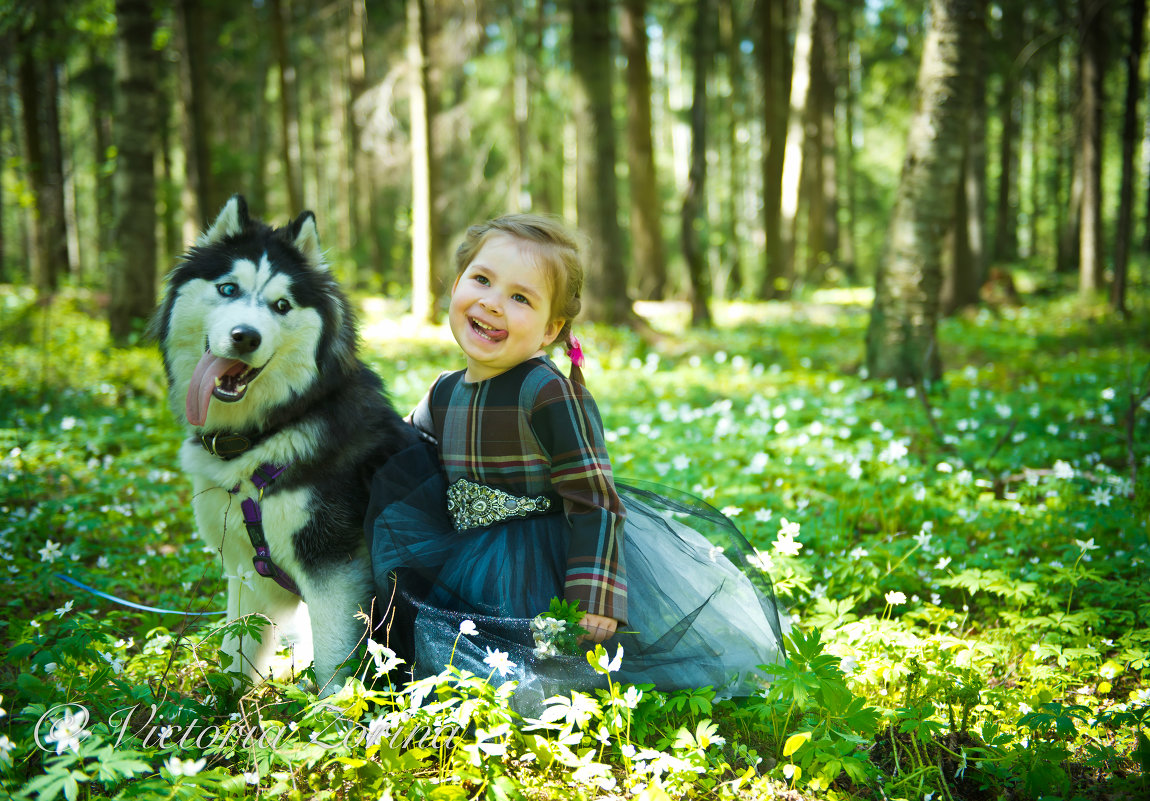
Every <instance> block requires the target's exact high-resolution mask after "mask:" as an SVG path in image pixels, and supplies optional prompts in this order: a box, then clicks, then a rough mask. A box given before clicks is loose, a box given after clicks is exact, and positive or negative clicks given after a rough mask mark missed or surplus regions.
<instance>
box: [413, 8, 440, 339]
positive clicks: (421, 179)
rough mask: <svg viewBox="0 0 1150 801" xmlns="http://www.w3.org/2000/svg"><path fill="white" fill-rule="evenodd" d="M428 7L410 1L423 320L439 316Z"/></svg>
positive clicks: (417, 270)
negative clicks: (434, 292) (433, 286)
mask: <svg viewBox="0 0 1150 801" xmlns="http://www.w3.org/2000/svg"><path fill="white" fill-rule="evenodd" d="M427 45H428V43H427V6H426V5H425V1H424V0H407V58H408V62H409V69H410V70H411V313H412V315H413V316H414V317H415V318H416V319H417V320H420V321H431V320H432V319H434V317H435V302H434V298H433V297H432V292H431V278H432V275H434V270H435V261H434V260H433V258H432V241H433V240H434V236H433V234H432V230H431V229H432V187H431V164H432V160H433V156H432V141H431V109H430V94H431V92H430V87H429V75H428V46H427Z"/></svg>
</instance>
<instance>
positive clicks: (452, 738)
mask: <svg viewBox="0 0 1150 801" xmlns="http://www.w3.org/2000/svg"><path fill="white" fill-rule="evenodd" d="M717 310H718V311H719V312H720V315H724V314H725V315H727V316H728V319H726V320H723V318H722V316H720V325H719V328H717V329H716V330H715V331H712V332H703V333H691V334H689V335H686V334H684V335H679V336H677V337H674V338H669V339H668V340H667V341H664V342H662V343H660V344H659V345H658V346H652V345H650V344H648V343H645V342H643V341H642V340H640V339H639V338H638V337H636V336H634V335H633V334H630V333H627V332H620V331H611V330H606V329H598V328H591V327H588V330H587V331H586V332H581V334H580V335H581V337H582V338H583V340H584V344H585V349H586V351H587V353H588V356H589V359H590V364H589V365H588V367H587V371H586V372H587V378H588V382H589V384H590V386H591V389H592V390H593V392H594V393H595V395H596V397H597V399H598V400H599V403H600V407H601V409H602V412H603V417H604V420H605V424H606V427H607V429H608V437H609V440H610V443H609V444H610V448H611V454H612V459H613V463H614V466H615V469H616V472H617V473H618V474H619V475H621V476H624V477H626V476H635V477H637V478H641V479H653V480H658V481H661V482H664V483H666V484H668V485H671V486H675V487H681V488H683V489H687V490H691V491H694V492H695V493H697V494H700V495H703V496H705V497H707V498H708V499H709V500H710V502H711V503H713V504H714V505H715V506H716V507H717V508H721V509H723V510H724V511H725V512H726V513H727V514H728V515H731V516H732V517H733V518H734V519H735V520H736V521H737V522H738V523H739V525H740V526H741V527H742V528H743V530H744V531H745V532H746V534H747V536H748V538H749V539H751V541H752V542H753V544H754V545H756V547H757V548H759V550H760V555H759V562H760V564H761V565H762V566H763V567H764V568H766V569H767V570H768V571H769V572H770V573H771V577H772V579H773V581H774V585H775V587H776V589H777V591H778V593H779V596H780V598H781V599H782V601H783V602H784V604H785V605H786V606H787V607H788V609H789V610H790V611H791V613H792V614H793V615H795V617H796V618H797V622H796V623H795V624H794V625H793V626H792V628H791V631H790V642H791V651H790V652H789V653H788V659H787V660H786V662H785V663H784V664H781V665H774V666H767V668H766V671H767V672H768V673H769V674H770V675H772V676H773V677H774V680H773V681H772V682H771V683H770V684H769V685H768V686H767V687H765V688H764V691H763V692H762V693H761V694H759V695H756V696H755V697H752V698H740V699H720V698H716V697H715V694H714V691H713V690H712V689H711V688H698V689H695V690H691V691H684V692H677V693H662V692H659V691H657V690H655V689H654V688H653V687H650V686H646V687H630V686H625V685H620V684H618V683H617V682H614V681H612V682H611V683H610V686H609V689H608V690H604V691H602V692H600V693H598V694H595V695H586V694H572V695H571V696H568V697H562V698H554V699H550V700H549V701H548V703H547V704H546V706H545V709H544V710H543V712H542V713H541V714H540V717H539V718H538V719H537V720H522V719H520V718H518V717H517V716H516V715H514V714H513V713H511V712H510V711H509V710H508V703H507V697H508V695H507V694H508V693H509V692H510V687H506V686H500V684H499V679H498V676H497V672H493V675H492V676H490V677H488V676H471V675H468V674H464V673H462V672H460V671H459V670H457V669H455V668H450V667H449V668H447V669H446V670H445V671H444V672H443V673H442V674H440V675H439V676H436V677H432V678H431V679H428V680H425V681H421V682H417V683H415V684H412V685H408V686H392V685H387V686H382V685H378V684H377V685H376V686H372V685H369V684H366V683H360V682H358V681H353V682H350V683H349V685H348V686H347V687H345V688H344V690H343V691H342V692H341V693H339V694H337V695H336V696H334V697H332V698H329V699H325V701H323V702H320V701H318V700H317V699H316V697H315V696H314V695H312V694H311V693H309V692H308V691H306V690H304V689H301V688H300V687H297V686H295V685H294V684H285V683H276V682H271V683H267V684H263V685H260V686H259V687H255V688H252V687H245V686H240V687H233V684H232V678H231V676H230V675H229V674H227V673H225V672H223V669H224V668H226V667H227V666H226V665H222V664H221V663H220V654H219V650H218V648H219V643H220V641H221V637H222V634H223V632H224V630H225V629H227V630H232V631H234V632H236V633H240V632H241V631H242V632H243V634H244V636H257V637H258V636H261V626H262V624H263V621H262V620H260V619H252V620H246V621H237V622H233V623H229V624H227V625H226V626H224V625H221V624H220V621H219V620H218V619H215V618H206V619H192V618H187V619H185V618H183V617H181V616H178V615H156V614H151V613H142V612H138V611H134V610H131V609H127V608H124V607H119V606H115V605H112V604H109V603H107V602H105V601H103V600H101V599H99V598H96V597H94V596H91V595H88V594H85V593H82V592H80V591H78V590H76V589H75V588H73V587H71V586H70V585H68V584H65V583H64V582H62V581H60V580H59V579H57V578H55V575H56V574H57V573H68V574H71V575H73V576H74V577H76V578H78V579H80V580H83V581H86V582H87V583H89V584H92V585H94V586H96V587H97V588H99V589H101V590H103V591H106V592H109V593H112V594H114V595H117V596H121V597H126V598H129V599H132V600H135V601H139V602H142V603H146V604H149V605H154V606H159V607H163V608H169V609H185V608H187V609H190V610H192V611H208V612H210V611H214V610H216V609H219V608H221V607H222V605H223V598H224V595H223V582H222V581H221V579H220V570H219V566H218V564H217V563H216V561H215V555H214V554H211V553H205V552H204V551H203V550H202V548H201V546H200V544H199V542H198V541H197V540H196V539H195V536H194V532H193V521H192V518H191V513H190V509H189V496H190V490H189V487H188V485H187V482H186V481H185V479H184V478H183V477H182V476H181V475H180V473H179V470H178V467H177V458H176V451H177V446H178V443H179V440H180V437H181V434H180V431H179V429H178V427H177V426H176V425H175V423H174V421H173V419H172V415H171V413H170V412H169V411H168V410H167V409H166V408H165V402H166V398H165V388H164V378H163V369H162V366H161V364H160V360H159V356H158V354H157V353H156V352H155V350H154V349H148V348H137V349H128V350H113V349H111V348H110V347H109V346H108V343H107V338H106V333H105V330H104V326H103V323H102V322H101V321H100V320H99V319H98V315H99V311H98V308H97V307H96V304H95V303H94V302H93V300H92V299H91V298H90V297H88V296H85V295H82V294H75V295H71V296H68V295H62V296H59V297H58V298H57V299H56V300H55V301H54V302H53V303H52V304H50V305H47V306H37V305H36V304H35V303H34V302H33V299H32V298H31V296H30V295H28V294H26V293H22V292H17V291H12V290H7V289H6V290H3V292H0V334H2V335H3V337H4V341H5V343H6V346H7V347H6V352H5V355H6V359H5V361H4V363H2V364H0V521H2V522H0V554H2V555H3V556H4V561H5V565H6V573H5V577H4V583H5V592H4V594H3V600H0V604H2V605H3V608H4V614H3V615H0V638H2V644H3V649H2V651H0V696H2V699H0V708H2V709H3V710H4V711H5V713H6V714H4V715H3V716H0V787H2V788H3V790H4V792H5V793H7V794H9V795H11V796H12V797H14V798H16V799H28V800H29V801H31V800H32V799H37V801H39V799H56V798H65V799H71V798H80V797H124V798H128V797H130V798H133V799H136V798H139V799H160V798H165V799H166V798H177V797H178V798H189V799H194V798H215V797H220V796H226V797H232V796H235V797H240V796H253V797H254V796H255V795H257V794H258V795H259V796H261V797H265V796H266V797H274V798H280V797H283V798H314V799H321V798H329V797H331V798H336V797H343V798H348V797H364V798H378V797H381V796H382V797H387V795H388V794H390V796H391V797H394V798H400V797H407V798H477V797H492V798H515V797H534V798H540V797H547V798H585V797H595V796H597V795H628V794H629V795H632V796H635V797H645V798H662V797H664V796H683V797H743V798H750V797H763V796H770V795H771V794H776V795H777V794H778V792H779V791H780V788H781V787H782V786H783V785H786V786H788V787H790V788H792V790H793V791H794V792H795V793H796V794H798V795H799V796H800V797H803V798H807V797H815V796H817V797H828V798H839V799H845V798H859V799H862V798H878V797H887V798H892V799H894V798H908V799H910V798H924V797H926V796H927V795H928V794H932V798H934V799H941V798H947V799H948V800H949V799H975V798H986V797H996V796H999V797H1001V796H1010V797H1017V798H1039V797H1043V796H1046V797H1052V796H1059V797H1063V798H1066V797H1070V796H1075V797H1080V798H1086V799H1089V798H1100V797H1102V796H1103V795H1104V794H1105V792H1107V791H1108V790H1109V789H1114V790H1115V791H1117V790H1118V789H1120V788H1122V787H1124V788H1126V789H1127V790H1128V795H1129V796H1130V797H1139V794H1144V793H1145V787H1146V785H1145V782H1146V776H1147V774H1148V772H1150V769H1148V765H1150V740H1148V739H1147V732H1148V731H1150V725H1148V717H1150V689H1148V688H1147V681H1146V675H1147V673H1146V672H1147V670H1148V669H1150V657H1148V654H1150V625H1148V623H1150V583H1148V582H1147V581H1146V580H1145V579H1146V569H1147V568H1146V565H1147V558H1148V556H1150V553H1148V552H1150V539H1148V536H1147V530H1146V526H1145V521H1146V519H1147V518H1146V509H1147V503H1148V501H1147V493H1146V486H1147V478H1146V475H1147V473H1148V472H1150V470H1148V468H1150V465H1148V464H1147V457H1148V456H1150V454H1148V453H1147V451H1146V449H1145V448H1146V445H1145V443H1147V442H1150V436H1148V434H1150V430H1148V429H1150V423H1148V420H1150V409H1148V408H1144V407H1139V408H1137V409H1136V410H1135V411H1136V416H1135V438H1134V442H1133V448H1134V451H1135V455H1136V458H1137V465H1136V466H1137V468H1138V477H1137V480H1136V481H1135V480H1133V477H1132V476H1131V473H1130V465H1129V463H1128V461H1127V442H1126V440H1125V435H1124V428H1123V425H1124V420H1125V415H1126V412H1127V410H1128V406H1127V404H1128V402H1129V401H1128V398H1129V394H1130V393H1129V391H1128V390H1129V389H1130V384H1131V381H1132V379H1130V376H1131V375H1134V376H1138V375H1141V373H1142V370H1141V369H1139V360H1142V361H1144V360H1145V352H1144V350H1139V349H1138V348H1136V347H1134V346H1133V343H1134V342H1135V341H1136V340H1135V339H1134V338H1133V337H1132V336H1131V334H1130V329H1128V328H1125V327H1123V324H1121V323H1119V322H1116V321H1111V320H1107V319H1099V318H1097V317H1095V318H1093V319H1090V320H1087V319H1084V317H1083V316H1082V315H1081V314H1080V313H1079V311H1078V310H1077V309H1075V308H1073V307H1072V306H1070V305H1069V304H1066V303H1063V302H1060V301H1054V302H1050V303H1048V304H1046V305H1043V306H1041V307H1037V308H1034V309H1028V308H1023V309H1020V310H1017V311H1010V312H1009V313H1004V314H1003V315H1001V316H993V315H990V314H977V315H972V316H971V317H969V318H965V319H957V320H950V321H947V322H945V323H944V324H943V328H942V331H941V332H940V342H942V343H943V347H944V353H943V356H944V364H945V365H947V366H948V367H949V370H948V372H947V373H946V374H945V376H944V381H943V382H942V383H941V384H940V385H938V386H935V387H932V388H931V393H932V394H931V398H930V400H931V408H933V409H934V410H935V414H936V417H935V423H936V424H937V429H936V427H935V426H933V425H931V424H930V420H929V419H928V417H927V414H928V413H927V411H926V409H925V407H924V405H923V404H922V401H921V398H918V397H916V396H915V394H914V393H911V392H908V391H907V390H906V389H904V388H899V387H895V386H890V385H886V384H876V383H868V382H865V381H863V380H861V379H860V378H859V377H858V376H857V365H858V364H859V363H860V361H861V341H862V337H861V331H862V326H863V324H864V322H865V320H864V319H863V315H861V314H860V313H859V311H858V309H855V308H852V307H849V306H848V307H845V308H840V309H835V308H832V307H831V306H829V305H827V304H825V303H820V304H819V305H812V306H810V307H800V308H797V310H796V311H794V312H787V313H785V314H784V313H783V312H782V309H781V307H778V306H776V305H769V306H757V307H754V308H748V307H745V306H726V307H719V308H718V309H717ZM738 314H742V315H743V318H742V319H743V322H739V321H738V320H731V319H730V317H731V316H734V315H738ZM676 320H677V318H675V317H673V316H668V317H664V318H661V319H656V320H655V322H656V324H657V325H659V326H661V327H662V328H664V329H665V330H678V329H677V328H676V325H677V322H676ZM747 320H755V322H754V323H750V322H746V321H747ZM366 322H367V323H368V330H369V331H371V332H372V337H371V338H370V339H369V341H368V343H367V357H368V359H369V360H370V362H371V363H372V364H373V366H374V367H376V369H378V370H379V371H380V372H381V374H383V375H384V377H385V378H386V379H387V381H388V384H389V386H390V389H391V392H392V395H393V397H394V399H395V400H396V403H397V405H398V406H399V407H400V408H406V407H409V406H411V405H413V404H414V403H415V401H416V400H418V398H419V397H420V396H421V395H422V393H423V392H424V391H425V390H426V387H427V385H428V384H429V383H430V382H431V380H432V379H433V378H434V377H435V375H437V374H438V373H439V372H440V371H441V370H443V369H449V368H452V367H454V366H456V365H457V362H458V358H457V357H456V355H455V352H454V348H453V346H452V345H451V343H450V341H449V340H448V338H447V337H446V336H443V337H440V338H438V339H427V340H411V339H405V338H404V337H405V336H407V335H406V334H405V333H404V332H402V331H401V330H400V329H399V328H398V327H396V328H395V329H394V330H391V329H388V327H387V325H386V323H385V321H382V320H378V319H373V318H371V317H370V316H369V318H368V319H367V321H366ZM584 334H585V335H584ZM784 519H785V522H784ZM548 615H549V616H552V617H556V618H559V619H564V620H566V621H573V622H577V620H578V615H579V613H578V611H577V610H573V609H570V608H568V609H563V608H561V607H556V608H555V609H550V610H548ZM461 636H462V635H461ZM385 656H386V654H385V653H384V652H383V651H382V650H378V651H370V650H369V651H367V652H365V654H364V656H363V660H364V665H363V673H362V675H364V676H365V677H366V675H367V673H368V671H369V669H370V667H371V662H372V660H379V661H377V667H379V666H382V665H383V664H384V662H383V660H384V658H385ZM615 657H616V654H611V653H608V652H606V651H604V650H603V649H602V648H598V649H596V650H595V651H592V652H591V654H590V659H591V664H592V665H593V666H597V668H598V669H601V670H603V671H605V672H606V673H607V674H608V675H609V676H612V674H613V671H614V667H613V661H614V658H615ZM622 659H623V660H624V661H625V660H626V655H625V654H624V655H623V657H622ZM384 674H386V671H384V673H382V674H380V675H381V676H382V675H384ZM392 675H393V674H392ZM81 705H82V706H83V707H84V709H85V712H86V715H87V718H86V720H84V721H81V720H80V718H81V717H82V716H81V714H80V706H81ZM68 714H71V716H72V717H71V719H69V718H68ZM81 724H82V725H81ZM81 731H86V732H87V735H86V736H83V735H82V734H80V732H81ZM70 734H71V735H74V736H70ZM49 736H52V739H51V740H50V741H49V740H48V739H47V738H48V737H49ZM37 737H39V738H40V740H41V743H42V744H43V745H44V746H45V747H46V748H47V750H44V749H43V748H41V747H40V746H39V745H37V742H36V738H37ZM57 749H59V752H57ZM1107 782H1109V783H1110V784H1109V785H1107V784H1106V783H1107Z"/></svg>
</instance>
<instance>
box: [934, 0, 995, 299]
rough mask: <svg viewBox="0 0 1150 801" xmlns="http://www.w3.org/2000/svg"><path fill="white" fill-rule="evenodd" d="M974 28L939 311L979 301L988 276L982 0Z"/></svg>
mask: <svg viewBox="0 0 1150 801" xmlns="http://www.w3.org/2000/svg"><path fill="white" fill-rule="evenodd" d="M975 14H976V16H977V20H978V21H977V22H975V23H972V24H973V25H976V26H977V28H978V31H977V35H976V36H975V37H974V39H973V41H972V43H971V45H970V47H971V49H970V51H969V52H968V53H967V54H966V55H965V56H964V58H967V59H969V60H970V61H971V62H972V63H973V65H974V66H973V69H972V70H971V92H970V106H969V108H970V111H969V113H968V114H967V116H966V124H965V130H964V132H963V136H964V140H963V150H962V170H961V173H960V179H959V183H958V186H957V187H956V194H955V225H954V230H953V233H952V238H951V241H952V242H953V249H952V251H951V259H950V269H948V270H947V271H946V273H945V275H944V277H943V287H942V298H941V302H942V313H943V314H944V315H950V314H954V312H956V311H958V310H959V309H962V308H966V307H968V306H974V305H977V304H978V300H979V289H980V288H981V287H982V282H983V280H984V277H985V275H986V248H985V239H986V236H985V233H984V230H983V224H984V221H985V219H986V69H985V67H986V49H985V48H984V47H983V46H982V43H983V42H984V41H985V40H986V37H985V20H986V0H975Z"/></svg>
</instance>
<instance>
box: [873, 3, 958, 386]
mask: <svg viewBox="0 0 1150 801" xmlns="http://www.w3.org/2000/svg"><path fill="white" fill-rule="evenodd" d="M977 22H978V17H977V12H976V4H975V0H932V2H931V22H930V30H929V31H928V33H927V38H926V43H925V46H924V47H923V52H922V62H921V65H920V67H919V73H918V83H917V88H916V95H917V101H916V106H915V108H916V111H915V113H914V114H913V116H912V117H911V121H910V129H909V132H908V135H907V151H906V157H905V160H904V161H903V168H902V177H901V178H900V180H899V188H898V193H897V195H896V197H895V205H894V209H893V211H892V213H891V219H890V227H889V229H888V232H887V241H886V252H885V254H884V257H883V258H882V260H881V261H880V262H879V266H878V270H877V275H876V278H875V299H874V305H873V307H872V308H871V317H870V325H869V327H868V329H867V368H868V371H869V374H870V376H871V377H872V378H880V377H881V378H887V377H890V378H895V379H896V380H898V381H899V382H901V383H913V382H915V381H918V380H920V379H927V378H929V379H934V378H937V377H938V376H939V375H940V374H941V372H942V362H941V359H940V358H939V353H938V348H937V347H936V343H935V332H936V328H937V322H938V309H939V285H940V283H941V275H940V257H941V246H942V241H943V238H944V235H945V233H946V230H947V228H948V227H949V226H950V225H952V223H953V219H954V201H955V189H956V185H957V183H958V178H959V170H960V168H961V165H962V141H963V135H962V134H963V127H964V125H965V119H966V112H967V105H968V104H967V97H968V95H969V90H970V70H971V69H972V65H971V61H970V59H969V58H968V57H967V56H968V54H969V53H970V50H971V47H972V46H973V45H974V44H975V40H976V37H977V35H978V31H977V27H976V24H975V23H977Z"/></svg>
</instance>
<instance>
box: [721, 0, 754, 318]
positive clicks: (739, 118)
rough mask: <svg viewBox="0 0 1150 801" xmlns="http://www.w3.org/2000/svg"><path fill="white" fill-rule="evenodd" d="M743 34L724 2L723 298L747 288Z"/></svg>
mask: <svg viewBox="0 0 1150 801" xmlns="http://www.w3.org/2000/svg"><path fill="white" fill-rule="evenodd" d="M741 39H742V32H741V31H740V30H739V26H738V23H737V22H736V14H735V8H734V2H733V0H722V2H721V4H720V6H719V49H720V50H721V52H722V53H723V54H724V57H725V59H726V62H727V78H728V80H729V82H730V86H731V93H730V97H729V99H728V102H727V103H726V104H725V106H726V109H727V114H728V118H727V125H726V132H727V135H726V137H725V141H724V143H723V144H724V150H725V151H726V152H725V155H724V156H721V157H720V158H721V160H722V162H723V163H724V164H726V171H725V177H726V183H727V188H726V199H725V201H724V205H723V214H722V216H723V248H722V251H721V253H720V256H719V264H720V269H722V270H725V272H726V277H725V280H724V282H723V289H722V293H721V294H722V296H723V297H728V298H730V297H735V296H737V295H739V294H740V293H741V292H742V289H743V264H742V251H741V246H742V242H743V235H742V224H741V223H742V220H743V193H744V191H745V185H746V184H745V182H746V169H747V168H746V160H747V156H746V148H744V147H743V146H742V143H741V142H739V134H740V131H743V130H745V126H746V124H747V115H748V110H747V105H748V103H747V100H748V98H747V87H746V78H745V77H744V72H743V61H742V52H741V51H740V49H739V43H740V41H741Z"/></svg>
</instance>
